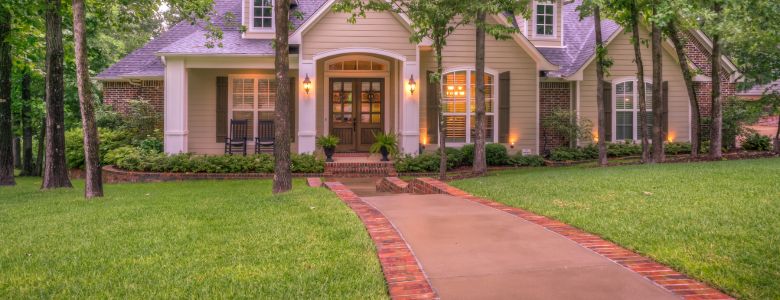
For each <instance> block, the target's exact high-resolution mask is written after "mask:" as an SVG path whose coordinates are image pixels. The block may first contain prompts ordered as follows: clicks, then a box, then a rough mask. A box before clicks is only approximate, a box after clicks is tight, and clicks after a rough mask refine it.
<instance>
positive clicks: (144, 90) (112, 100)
mask: <svg viewBox="0 0 780 300" xmlns="http://www.w3.org/2000/svg"><path fill="white" fill-rule="evenodd" d="M130 100H147V101H149V103H151V104H152V105H153V106H154V108H155V109H156V110H157V111H158V112H159V113H160V114H162V113H163V104H164V102H165V94H164V86H163V81H162V80H144V81H142V82H140V83H130V82H126V81H109V82H103V103H105V104H107V105H110V106H111V107H113V108H114V109H115V110H116V111H118V112H121V113H125V112H127V108H128V103H129V101H130Z"/></svg>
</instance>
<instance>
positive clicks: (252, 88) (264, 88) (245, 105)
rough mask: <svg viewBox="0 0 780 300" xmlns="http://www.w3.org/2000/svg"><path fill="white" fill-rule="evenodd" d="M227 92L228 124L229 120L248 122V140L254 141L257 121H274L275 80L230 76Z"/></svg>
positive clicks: (259, 77) (266, 77)
mask: <svg viewBox="0 0 780 300" xmlns="http://www.w3.org/2000/svg"><path fill="white" fill-rule="evenodd" d="M228 91H229V93H228V124H230V120H248V121H249V128H248V132H250V133H251V136H250V137H249V139H250V140H254V138H255V137H257V129H256V125H257V121H258V120H261V121H263V120H273V119H274V110H275V109H276V80H275V79H274V78H272V77H269V76H265V77H261V76H244V75H241V76H238V75H236V76H230V80H229V86H228ZM228 126H229V125H228ZM228 128H229V127H228Z"/></svg>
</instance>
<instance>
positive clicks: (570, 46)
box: [539, 0, 620, 77]
mask: <svg viewBox="0 0 780 300" xmlns="http://www.w3.org/2000/svg"><path fill="white" fill-rule="evenodd" d="M581 4H582V0H576V1H573V2H571V3H569V4H566V5H564V6H563V19H564V26H563V30H564V33H563V47H562V48H546V47H539V52H541V53H542V55H544V57H546V58H547V60H549V61H550V62H551V63H553V64H556V65H558V66H559V67H560V69H559V70H558V71H556V72H551V73H549V76H563V77H566V76H570V75H573V74H574V73H576V72H577V71H578V70H579V69H580V68H582V67H583V66H584V65H585V64H586V63H588V61H589V60H590V59H591V58H592V57H593V55H594V54H595V52H596V27H595V26H593V23H594V22H593V17H586V18H583V19H582V20H580V16H579V12H578V11H577V7H579V6H580V5H581ZM601 31H602V35H603V39H604V41H605V42H606V41H608V40H609V39H610V38H611V37H613V36H614V35H615V34H618V33H619V32H620V26H619V25H618V24H617V23H615V22H613V21H612V20H608V19H604V20H602V21H601Z"/></svg>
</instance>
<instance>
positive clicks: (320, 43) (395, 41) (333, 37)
mask: <svg viewBox="0 0 780 300" xmlns="http://www.w3.org/2000/svg"><path fill="white" fill-rule="evenodd" d="M347 18H348V14H343V13H334V12H328V13H327V15H326V16H324V17H323V18H322V19H321V20H319V21H318V22H317V23H316V24H314V25H313V26H312V29H311V30H310V31H308V32H306V33H305V34H304V36H303V45H302V47H303V55H304V58H305V59H311V58H312V56H314V55H315V54H317V53H320V52H323V51H328V50H334V49H341V48H349V47H367V48H377V49H384V50H387V51H392V52H395V53H399V54H401V55H405V56H406V57H407V59H410V60H414V58H415V55H416V47H415V45H414V44H412V43H411V42H409V31H408V30H407V29H406V28H405V27H404V26H403V25H402V24H401V23H400V21H399V20H398V19H396V18H395V17H394V16H393V15H392V14H390V13H387V12H381V13H380V12H368V13H366V18H365V19H364V18H358V19H357V23H355V24H349V23H348V22H347Z"/></svg>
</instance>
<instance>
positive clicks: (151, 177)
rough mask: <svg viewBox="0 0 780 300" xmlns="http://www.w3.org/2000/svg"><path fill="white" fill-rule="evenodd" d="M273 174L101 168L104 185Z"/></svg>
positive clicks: (266, 175)
mask: <svg viewBox="0 0 780 300" xmlns="http://www.w3.org/2000/svg"><path fill="white" fill-rule="evenodd" d="M292 176H293V177H298V178H302V177H321V176H322V174H310V173H293V174H292ZM273 177H274V173H165V172H136V171H126V170H121V169H117V168H115V167H113V166H105V167H103V182H104V183H147V182H168V181H185V180H230V179H268V178H273Z"/></svg>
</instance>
